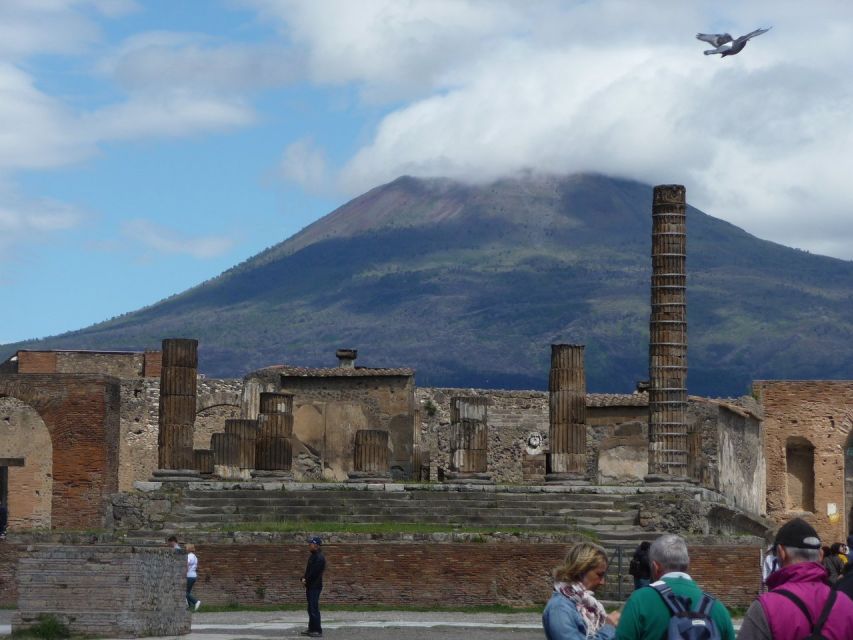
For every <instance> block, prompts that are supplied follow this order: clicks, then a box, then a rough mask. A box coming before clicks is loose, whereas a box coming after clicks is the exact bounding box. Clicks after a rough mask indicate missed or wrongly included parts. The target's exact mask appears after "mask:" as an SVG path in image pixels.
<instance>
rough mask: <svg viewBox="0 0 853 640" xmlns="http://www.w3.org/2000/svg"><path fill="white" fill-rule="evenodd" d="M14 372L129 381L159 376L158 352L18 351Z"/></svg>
mask: <svg viewBox="0 0 853 640" xmlns="http://www.w3.org/2000/svg"><path fill="white" fill-rule="evenodd" d="M17 355H18V362H17V371H16V373H25V374H29V373H99V374H102V375H106V376H113V377H115V378H121V379H130V378H141V377H159V375H160V352H159V351H146V352H144V353H143V352H138V351H19V352H18V354H17Z"/></svg>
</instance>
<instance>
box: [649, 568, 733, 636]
mask: <svg viewBox="0 0 853 640" xmlns="http://www.w3.org/2000/svg"><path fill="white" fill-rule="evenodd" d="M649 586H651V587H652V588H653V589H654V590H655V591H657V592H658V594H659V595H660V597H661V598H662V599H663V601H664V604H666V606H667V608H668V609H669V611H670V613H671V614H672V617H671V618H670V619H669V626H668V627H667V631H666V638H667V640H720V630H719V629H717V625H715V624H714V621H713V620H712V619H711V609H712V608H713V607H714V603H715V602H717V601H716V600H715V599H714V598H712V597H711V596H709V595H708V594H707V593H704V592H703V593H702V599H701V600H700V601H699V605H698V606H697V607H696V609H694V610H692V611H691V610H690V609H689V608H688V606H687V604H686V603H685V601H684V599H682V598H680V597H679V596H677V595H675V593H673V591H672V589H670V588H669V586H668V585H666V584H664V583H663V582H658V583H655V584H653V585H649Z"/></svg>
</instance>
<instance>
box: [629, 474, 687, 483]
mask: <svg viewBox="0 0 853 640" xmlns="http://www.w3.org/2000/svg"><path fill="white" fill-rule="evenodd" d="M643 480H644V481H645V482H646V483H647V484H661V483H666V484H699V481H698V480H696V479H695V478H688V477H687V476H668V475H666V474H665V473H648V474H646V475H645V476H643Z"/></svg>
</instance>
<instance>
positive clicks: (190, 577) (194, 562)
mask: <svg viewBox="0 0 853 640" xmlns="http://www.w3.org/2000/svg"><path fill="white" fill-rule="evenodd" d="M197 579H198V556H196V554H195V545H194V544H188V545H187V607H189V608H190V609H192V610H193V611H198V608H199V607H200V606H201V600H198V599H196V598H195V597H194V596H193V594H192V590H193V585H195V581H196V580H197Z"/></svg>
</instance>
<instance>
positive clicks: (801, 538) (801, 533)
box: [775, 518, 820, 549]
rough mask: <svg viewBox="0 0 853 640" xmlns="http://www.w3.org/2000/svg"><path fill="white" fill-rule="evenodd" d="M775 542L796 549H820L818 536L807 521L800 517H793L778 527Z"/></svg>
mask: <svg viewBox="0 0 853 640" xmlns="http://www.w3.org/2000/svg"><path fill="white" fill-rule="evenodd" d="M775 544H781V545H782V546H783V547H796V548H797V549H820V538H819V537H818V535H817V531H815V530H814V527H813V526H811V525H810V524H809V523H808V522H806V521H805V520H803V519H802V518H794V519H793V520H790V521H788V522H786V523H785V524H783V525H782V526H781V527H780V528H779V532H778V533H777V534H776V540H775Z"/></svg>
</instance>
